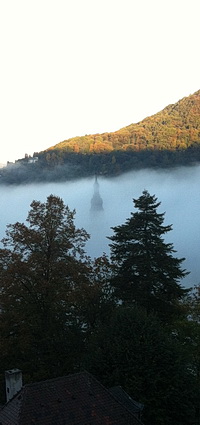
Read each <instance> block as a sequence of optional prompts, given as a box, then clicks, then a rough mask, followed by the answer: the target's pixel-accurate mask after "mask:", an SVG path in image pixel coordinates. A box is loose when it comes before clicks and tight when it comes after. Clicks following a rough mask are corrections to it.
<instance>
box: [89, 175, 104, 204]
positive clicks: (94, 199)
mask: <svg viewBox="0 0 200 425" xmlns="http://www.w3.org/2000/svg"><path fill="white" fill-rule="evenodd" d="M90 211H103V200H102V198H101V196H100V193H99V183H98V181H97V176H95V182H94V194H93V197H92V199H91V208H90Z"/></svg>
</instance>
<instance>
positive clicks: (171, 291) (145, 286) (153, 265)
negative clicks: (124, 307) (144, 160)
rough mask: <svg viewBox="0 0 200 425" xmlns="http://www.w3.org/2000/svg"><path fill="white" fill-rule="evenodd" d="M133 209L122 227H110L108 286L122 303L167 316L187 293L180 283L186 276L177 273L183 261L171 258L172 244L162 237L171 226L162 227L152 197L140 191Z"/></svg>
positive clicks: (182, 272) (161, 221) (183, 271)
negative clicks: (112, 233) (110, 266)
mask: <svg viewBox="0 0 200 425" xmlns="http://www.w3.org/2000/svg"><path fill="white" fill-rule="evenodd" d="M133 201H134V205H135V208H136V209H137V210H138V211H136V212H132V213H131V217H130V218H129V219H127V220H126V222H125V224H122V225H119V226H116V227H113V228H112V229H113V231H114V235H113V236H111V237H109V239H110V240H111V241H112V243H111V244H110V248H111V261H112V263H113V265H114V269H115V272H114V277H113V279H112V285H113V287H114V289H115V295H116V297H117V298H118V299H121V300H122V301H123V302H129V303H130V302H131V303H133V302H136V303H137V304H139V305H142V306H144V307H145V308H146V309H147V310H148V311H150V310H154V311H157V312H159V313H160V315H161V316H162V315H163V314H164V315H166V314H171V313H172V312H173V311H175V309H176V308H178V303H179V300H181V298H182V297H183V296H184V295H185V294H186V292H187V290H185V289H184V288H182V287H181V285H180V279H182V278H183V277H184V276H185V275H186V274H187V272H186V271H185V270H182V269H181V264H182V262H183V260H184V258H181V259H178V258H176V257H175V256H174V253H175V252H176V251H175V250H174V248H173V244H171V243H166V242H165V241H164V238H163V236H164V235H165V234H166V233H168V232H169V231H170V230H171V229H172V226H171V225H168V226H164V225H163V222H164V213H159V212H158V211H157V208H158V207H159V206H160V202H157V198H156V197H155V195H153V196H151V195H150V194H149V193H148V191H146V190H144V191H143V193H142V195H141V196H140V197H139V198H138V199H134V200H133Z"/></svg>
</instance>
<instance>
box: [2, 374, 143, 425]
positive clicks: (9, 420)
mask: <svg viewBox="0 0 200 425" xmlns="http://www.w3.org/2000/svg"><path fill="white" fill-rule="evenodd" d="M139 424H141V422H140V421H139V420H138V419H137V418H136V417H135V416H134V415H133V414H132V413H131V411H129V410H128V409H127V408H126V407H124V406H123V405H122V403H121V402H118V401H117V400H116V398H115V397H114V396H113V395H112V394H111V393H110V392H109V391H108V390H107V389H106V388H105V387H103V386H102V385H101V384H100V383H99V382H98V381H97V380H96V379H95V378H94V377H93V376H92V375H90V374H89V373H87V372H83V373H78V374H74V375H68V376H64V377H62V378H56V379H50V380H48V381H43V382H38V383H35V384H29V385H25V386H24V387H23V388H22V390H21V391H20V392H19V393H18V394H17V395H16V396H15V397H14V398H13V399H12V400H11V401H9V402H8V403H7V404H6V405H5V406H4V407H3V409H2V410H1V411H0V425H139Z"/></svg>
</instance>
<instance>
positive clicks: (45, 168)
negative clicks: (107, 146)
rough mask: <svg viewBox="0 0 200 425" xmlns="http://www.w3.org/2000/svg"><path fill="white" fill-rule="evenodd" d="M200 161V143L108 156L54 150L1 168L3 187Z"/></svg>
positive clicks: (184, 164)
mask: <svg viewBox="0 0 200 425" xmlns="http://www.w3.org/2000/svg"><path fill="white" fill-rule="evenodd" d="M199 162H200V144H198V143H197V144H194V145H192V146H190V147H188V148H187V149H185V150H176V151H169V150H162V151H160V150H153V151H151V150H144V151H141V152H133V151H126V152H123V151H115V152H112V153H104V154H81V153H79V154H77V153H68V152H63V151H57V150H55V151H53V150H52V151H51V152H48V153H46V152H43V153H40V154H38V161H37V162H36V163H34V164H32V163H29V162H28V160H27V159H21V160H18V161H17V162H16V163H15V164H10V165H8V166H7V167H5V168H2V169H1V172H0V184H26V183H33V182H50V181H57V182H59V181H65V180H71V179H78V178H82V177H89V176H94V174H99V175H102V176H105V177H111V176H118V175H120V174H122V173H125V172H128V171H131V170H140V169H144V168H152V169H159V168H171V167H176V166H187V165H196V164H198V163H199Z"/></svg>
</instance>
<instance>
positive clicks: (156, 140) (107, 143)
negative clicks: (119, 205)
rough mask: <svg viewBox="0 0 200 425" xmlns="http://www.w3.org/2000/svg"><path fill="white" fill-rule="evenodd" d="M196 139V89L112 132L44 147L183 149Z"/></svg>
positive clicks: (199, 126)
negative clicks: (188, 94) (159, 109)
mask: <svg viewBox="0 0 200 425" xmlns="http://www.w3.org/2000/svg"><path fill="white" fill-rule="evenodd" d="M196 142H198V143H200V90H199V91H197V92H196V93H194V94H193V95H191V96H189V97H185V98H183V99H181V100H180V101H179V102H177V103H175V104H174V105H169V106H167V107H166V108H165V109H163V110H162V111H161V112H158V113H157V114H155V115H152V116H151V117H148V118H145V119H144V120H143V121H140V122H139V123H137V124H131V125H129V126H128V127H124V128H122V129H121V130H118V131H115V132H113V133H103V134H92V135H86V136H82V137H74V138H72V139H69V140H64V141H63V142H61V143H58V144H56V145H55V146H52V147H51V148H49V149H48V152H49V153H50V152H51V151H52V150H53V151H54V150H56V151H61V152H66V151H67V152H75V153H85V154H87V153H104V152H108V153H109V152H113V151H129V150H134V151H136V152H138V151H141V150H157V149H158V150H165V149H167V150H172V151H173V150H177V149H187V148H188V147H189V146H191V145H193V144H194V143H196Z"/></svg>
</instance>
